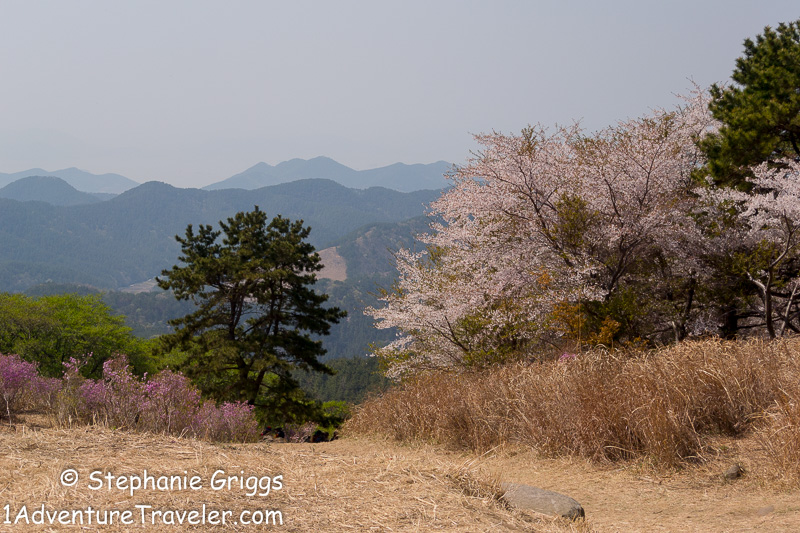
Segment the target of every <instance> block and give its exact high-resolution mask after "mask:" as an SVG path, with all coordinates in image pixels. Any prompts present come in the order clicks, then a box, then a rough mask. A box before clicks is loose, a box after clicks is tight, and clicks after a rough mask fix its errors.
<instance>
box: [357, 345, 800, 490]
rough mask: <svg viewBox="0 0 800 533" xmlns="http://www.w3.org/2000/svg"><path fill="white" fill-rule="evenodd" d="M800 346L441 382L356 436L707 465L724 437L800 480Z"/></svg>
mask: <svg viewBox="0 0 800 533" xmlns="http://www.w3.org/2000/svg"><path fill="white" fill-rule="evenodd" d="M798 428H800V340H797V339H795V340H783V341H775V342H770V343H767V342H763V341H749V342H721V341H718V340H707V341H703V342H687V343H682V344H679V345H677V346H673V347H669V348H666V349H663V350H659V351H654V352H644V353H624V354H619V353H617V354H613V353H612V354H609V353H602V352H595V353H587V354H582V355H581V356H580V357H578V358H577V359H575V360H570V361H565V362H550V363H517V364H512V365H507V366H504V367H498V368H494V369H489V370H485V371H482V372H476V373H462V374H456V373H430V374H426V375H422V376H419V377H417V378H416V379H414V380H412V381H409V382H407V383H405V384H404V385H402V386H400V387H397V388H395V389H393V390H391V391H389V392H388V393H387V394H385V395H383V396H382V397H379V398H375V399H372V400H370V401H368V402H366V403H365V404H364V405H362V406H361V408H360V409H359V410H358V412H357V413H356V415H355V417H354V418H353V419H352V420H351V421H350V422H349V423H348V425H347V430H348V431H349V432H350V433H352V434H381V435H387V436H390V437H391V438H393V439H395V440H398V441H425V442H432V443H438V444H443V445H445V446H447V447H450V448H454V449H469V450H472V451H474V452H482V451H485V450H488V449H490V448H493V447H496V446H502V445H507V444H512V445H522V446H528V447H532V448H535V449H536V450H537V451H538V452H540V453H544V454H546V455H549V456H563V455H575V456H581V457H587V458H590V459H593V460H599V461H617V460H627V459H636V460H640V461H641V460H643V461H645V462H646V463H651V464H653V465H656V466H658V467H668V468H669V467H674V466H679V465H686V464H687V463H693V462H701V461H702V460H703V459H707V456H709V455H710V454H713V453H714V450H713V447H711V446H710V443H711V440H710V439H711V438H712V437H713V436H715V435H723V436H725V435H727V436H734V437H735V436H742V435H744V434H746V433H748V432H753V431H757V432H759V433H758V434H759V435H762V440H764V442H767V443H768V444H769V446H768V447H767V449H768V451H769V453H770V457H771V458H772V459H771V460H772V463H773V465H774V466H775V468H774V471H775V472H776V475H780V476H784V477H785V476H787V475H790V474H791V475H797V474H800V429H798Z"/></svg>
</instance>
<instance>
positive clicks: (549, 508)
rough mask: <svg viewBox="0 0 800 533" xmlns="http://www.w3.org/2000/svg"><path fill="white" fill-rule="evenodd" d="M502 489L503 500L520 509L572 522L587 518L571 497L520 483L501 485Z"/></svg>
mask: <svg viewBox="0 0 800 533" xmlns="http://www.w3.org/2000/svg"><path fill="white" fill-rule="evenodd" d="M500 488H502V489H503V490H504V491H505V493H504V494H503V496H502V498H503V499H504V500H505V501H506V502H508V503H509V504H510V505H511V506H513V507H516V508H518V509H528V510H531V511H536V512H537V513H542V514H546V515H551V516H561V517H564V518H569V519H570V520H576V519H578V518H583V517H584V516H585V515H584V511H583V507H582V506H581V504H579V503H578V502H577V501H575V500H574V499H572V498H570V497H569V496H564V495H563V494H559V493H557V492H553V491H549V490H544V489H540V488H537V487H531V486H530V485H521V484H519V483H501V484H500Z"/></svg>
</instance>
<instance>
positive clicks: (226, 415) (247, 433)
mask: <svg viewBox="0 0 800 533" xmlns="http://www.w3.org/2000/svg"><path fill="white" fill-rule="evenodd" d="M194 431H195V434H196V435H197V436H198V437H202V438H206V439H209V440H220V441H241V442H244V441H253V440H258V438H259V437H260V433H259V431H258V423H257V422H256V419H255V416H254V415H253V406H252V405H248V404H246V403H244V402H233V403H232V402H226V403H223V404H222V405H220V406H219V407H217V406H216V405H214V402H212V401H206V402H205V403H203V405H202V407H201V408H200V409H199V410H198V412H197V415H196V417H195V423H194Z"/></svg>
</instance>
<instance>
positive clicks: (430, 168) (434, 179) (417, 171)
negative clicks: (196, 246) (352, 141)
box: [203, 156, 452, 192]
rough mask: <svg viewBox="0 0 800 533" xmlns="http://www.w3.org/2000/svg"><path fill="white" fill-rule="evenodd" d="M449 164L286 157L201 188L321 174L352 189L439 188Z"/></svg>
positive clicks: (284, 180)
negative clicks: (356, 165)
mask: <svg viewBox="0 0 800 533" xmlns="http://www.w3.org/2000/svg"><path fill="white" fill-rule="evenodd" d="M451 167H452V165H451V164H450V163H447V162H446V161H436V162H434V163H428V164H422V163H415V164H411V165H408V164H405V163H394V164H391V165H388V166H385V167H379V168H373V169H367V170H354V169H352V168H350V167H348V166H345V165H343V164H341V163H339V162H337V161H335V160H333V159H331V158H329V157H325V156H318V157H314V158H311V159H299V158H295V159H290V160H288V161H283V162H281V163H278V164H277V165H275V166H272V165H270V164H268V163H264V162H263V161H262V162H260V163H257V164H255V165H253V166H252V167H250V168H248V169H246V170H244V171H242V172H240V173H238V174H234V175H233V176H231V177H230V178H227V179H225V180H222V181H218V182H216V183H212V184H210V185H206V186H205V187H203V189H204V190H219V189H230V188H234V189H246V190H253V189H259V188H261V187H265V186H271V185H280V184H282V183H287V182H291V181H296V180H299V179H308V178H322V179H330V180H333V181H335V182H337V183H339V184H341V185H344V186H345V187H348V188H352V189H365V188H369V187H376V186H377V187H385V188H387V189H392V190H396V191H400V192H413V191H417V190H432V189H442V188H444V187H446V186H447V180H446V179H445V178H444V175H445V174H446V173H447V172H448V171H449V170H450V169H451Z"/></svg>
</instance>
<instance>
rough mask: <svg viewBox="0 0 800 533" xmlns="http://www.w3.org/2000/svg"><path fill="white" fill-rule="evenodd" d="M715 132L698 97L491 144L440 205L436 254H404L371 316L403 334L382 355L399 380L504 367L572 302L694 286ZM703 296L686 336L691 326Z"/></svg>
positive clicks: (545, 334)
mask: <svg viewBox="0 0 800 533" xmlns="http://www.w3.org/2000/svg"><path fill="white" fill-rule="evenodd" d="M713 127H714V122H713V120H712V119H711V118H710V116H709V114H708V112H707V102H706V100H705V97H704V96H703V95H701V94H697V95H695V97H694V98H692V99H690V100H689V101H688V102H687V105H685V106H684V107H681V108H678V109H676V110H673V111H664V110H659V111H656V112H654V113H652V114H651V115H650V116H648V117H645V118H640V119H635V120H629V121H626V122H621V123H619V124H617V125H616V126H613V127H610V128H607V129H605V130H603V131H601V132H599V133H597V134H595V135H585V134H584V132H583V131H582V130H581V129H580V128H579V127H578V126H577V125H573V126H570V127H558V128H556V129H555V130H554V131H553V132H552V133H550V132H548V131H547V130H546V129H545V128H542V127H529V128H526V129H525V130H523V132H522V133H521V134H520V135H504V134H500V133H492V134H486V135H479V136H477V140H478V141H479V143H480V144H481V145H482V146H483V150H482V151H480V152H479V153H477V154H476V156H475V157H474V158H473V159H471V160H470V161H469V163H468V164H467V165H465V166H463V167H461V168H458V169H456V171H455V172H454V173H453V174H452V175H451V176H450V179H451V181H452V183H453V187H452V188H450V189H448V190H447V191H446V192H445V193H443V195H442V196H441V197H440V198H439V199H438V200H437V201H436V202H434V203H433V204H432V206H431V209H430V214H431V215H432V217H433V219H434V220H438V222H434V223H432V224H431V231H430V233H428V234H427V235H424V236H422V237H421V240H422V242H424V243H426V244H427V246H428V248H427V250H424V251H421V252H416V253H414V252H411V251H408V250H401V251H400V252H398V254H397V266H398V271H399V274H400V275H399V280H398V282H397V284H396V286H395V287H394V288H393V290H391V291H387V292H386V293H385V294H384V295H383V298H382V302H383V306H382V307H379V308H372V309H369V310H368V313H369V314H371V315H372V316H373V317H374V318H376V320H377V327H379V328H390V327H392V328H397V330H398V332H399V334H398V338H397V340H396V341H395V342H393V343H391V344H390V345H389V346H387V347H385V348H383V349H381V350H379V354H380V355H382V356H384V357H387V358H388V359H389V360H390V362H392V363H394V364H395V370H396V372H402V371H403V370H405V369H408V368H414V367H418V366H453V365H473V364H482V363H486V362H493V361H495V360H497V359H498V358H499V359H502V358H503V356H504V355H505V354H512V353H515V352H518V351H519V349H520V348H522V347H524V346H527V345H530V344H532V343H541V342H556V341H557V339H558V337H559V335H560V334H563V331H562V330H560V328H559V327H558V324H556V322H557V319H556V317H557V315H558V313H557V312H556V311H557V310H558V309H564V306H565V305H566V306H569V305H573V304H574V305H581V304H584V303H594V304H597V305H596V307H597V306H602V305H604V304H608V303H609V302H611V301H612V300H614V298H616V297H617V295H618V294H620V293H621V291H622V290H623V289H624V288H627V287H630V286H635V285H636V283H637V282H638V281H642V280H647V281H648V282H652V280H653V279H654V278H660V279H658V282H660V283H661V284H662V285H663V286H666V285H670V286H673V287H674V286H675V285H676V284H680V283H679V282H678V280H680V282H681V283H684V284H686V283H689V284H690V285H691V283H694V282H695V281H692V280H696V278H697V277H698V276H701V275H702V267H703V265H702V263H701V262H699V261H694V260H692V259H691V256H692V254H691V250H692V249H693V245H692V243H693V241H699V240H702V239H703V234H702V232H701V231H700V230H699V229H698V228H697V225H696V224H695V221H694V218H693V217H692V209H691V207H692V206H693V204H694V202H695V201H696V200H695V196H694V194H693V193H692V189H693V187H694V182H693V180H692V172H693V171H694V170H695V169H696V168H697V167H698V166H699V165H700V164H702V156H701V154H700V152H699V151H698V149H697V148H696V142H695V141H696V140H697V138H698V137H699V136H701V135H703V134H704V133H705V132H707V131H708V130H709V129H711V128H713ZM687 280H688V281H687ZM655 285H658V283H655ZM690 292H691V291H688V290H684V291H683V293H684V296H683V297H682V298H683V301H682V302H680V303H681V305H677V306H673V307H676V308H677V309H680V312H679V313H678V314H679V315H680V316H679V317H677V318H675V319H674V320H673V321H672V322H673V326H672V329H676V330H677V329H680V328H683V329H685V326H686V323H687V322H688V320H689V317H690V315H691V313H692V311H693V309H692V305H693V304H692V300H693V298H692V296H691V295H690ZM675 320H678V321H679V322H680V328H678V327H677V326H676V325H675V324H676V322H675Z"/></svg>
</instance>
